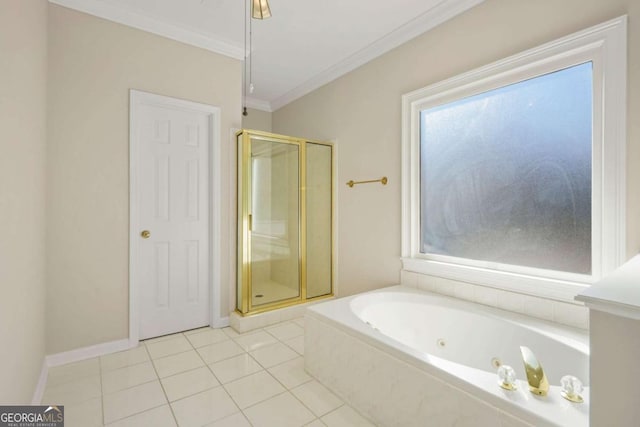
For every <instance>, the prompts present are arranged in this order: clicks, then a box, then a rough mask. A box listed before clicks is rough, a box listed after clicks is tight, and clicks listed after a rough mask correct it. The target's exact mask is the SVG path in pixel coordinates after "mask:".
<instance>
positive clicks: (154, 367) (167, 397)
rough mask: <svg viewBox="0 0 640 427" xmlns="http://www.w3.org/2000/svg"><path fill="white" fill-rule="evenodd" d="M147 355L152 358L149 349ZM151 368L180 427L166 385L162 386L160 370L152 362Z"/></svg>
mask: <svg viewBox="0 0 640 427" xmlns="http://www.w3.org/2000/svg"><path fill="white" fill-rule="evenodd" d="M146 350H147V354H148V355H149V357H151V353H149V349H148V348H147V349H146ZM151 366H152V367H153V371H154V372H155V373H156V376H157V377H158V382H159V383H160V388H161V389H162V393H164V398H165V399H166V401H167V406H169V410H170V411H171V415H172V416H173V420H174V421H175V422H176V426H179V425H180V424H178V418H177V417H176V414H175V413H174V412H173V406H171V402H170V401H169V396H168V395H167V390H165V388H164V384H162V379H161V378H160V374H159V373H158V370H157V369H156V365H155V364H154V363H153V361H152V362H151Z"/></svg>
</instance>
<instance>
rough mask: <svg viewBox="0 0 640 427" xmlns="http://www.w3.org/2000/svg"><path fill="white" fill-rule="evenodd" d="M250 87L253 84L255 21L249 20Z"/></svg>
mask: <svg viewBox="0 0 640 427" xmlns="http://www.w3.org/2000/svg"><path fill="white" fill-rule="evenodd" d="M249 56H250V58H251V59H250V60H249V85H251V84H253V19H251V18H249Z"/></svg>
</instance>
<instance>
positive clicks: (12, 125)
mask: <svg viewBox="0 0 640 427" xmlns="http://www.w3.org/2000/svg"><path fill="white" fill-rule="evenodd" d="M46 37H47V3H46V1H44V0H30V1H22V0H3V1H0V58H1V59H0V347H1V348H2V349H1V350H0V404H30V403H31V399H32V397H33V391H34V389H35V387H36V383H37V381H38V376H39V374H40V368H41V367H42V362H43V358H44V355H45V351H44V350H45V348H44V345H45V335H44V334H45V320H44V314H45V297H46V295H45V293H46V289H45V216H44V211H45V159H46V95H47V92H46V82H47V39H46Z"/></svg>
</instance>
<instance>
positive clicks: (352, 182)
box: [347, 176, 389, 187]
mask: <svg viewBox="0 0 640 427" xmlns="http://www.w3.org/2000/svg"><path fill="white" fill-rule="evenodd" d="M371 182H381V183H382V185H387V182H389V180H388V179H387V177H386V176H383V177H382V178H380V179H371V180H369V181H354V180H351V181H349V182H347V185H348V186H349V187H353V186H354V185H356V184H369V183H371Z"/></svg>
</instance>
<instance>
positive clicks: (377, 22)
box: [50, 0, 484, 111]
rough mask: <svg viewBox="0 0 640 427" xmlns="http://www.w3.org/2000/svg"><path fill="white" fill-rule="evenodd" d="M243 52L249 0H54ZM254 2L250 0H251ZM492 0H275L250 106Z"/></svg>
mask: <svg viewBox="0 0 640 427" xmlns="http://www.w3.org/2000/svg"><path fill="white" fill-rule="evenodd" d="M50 1H51V2H52V3H57V4H60V5H62V6H66V7H70V8H73V9H77V10H81V11H83V12H87V13H90V14H93V15H97V16H100V17H102V18H105V19H110V20H113V21H116V22H120V23H122V24H126V25H130V26H133V27H136V28H140V29H143V30H146V31H150V32H153V33H156V34H160V35H163V36H165V37H169V38H172V39H175V40H179V41H182V42H185V43H189V44H193V45H196V46H199V47H203V48H205V49H209V50H212V51H214V52H217V53H221V54H224V55H228V56H231V57H234V58H238V59H242V57H243V51H244V49H243V46H244V37H243V24H244V20H243V16H244V3H243V1H242V0H50ZM245 1H246V2H247V4H248V3H249V0H245ZM482 1H484V0H359V1H350V0H316V1H313V0H269V4H270V6H271V13H272V15H273V17H272V18H270V19H266V20H264V21H259V20H252V25H253V50H252V58H253V82H254V86H255V92H254V93H253V94H252V95H249V96H250V98H251V99H250V100H249V101H248V103H247V104H248V106H250V107H254V108H260V109H264V110H269V111H271V110H275V109H277V108H280V107H282V106H284V105H286V104H287V103H289V102H291V101H293V100H295V99H297V98H299V97H301V96H303V95H305V94H306V93H309V92H311V91H312V90H314V89H317V88H318V87H320V86H322V85H323V84H325V83H328V82H329V81H331V80H333V79H335V78H337V77H339V76H341V75H343V74H345V73H347V72H349V71H351V70H352V69H354V68H356V67H358V66H360V65H362V64H364V63H365V62H368V61H370V60H371V59H373V58H375V57H377V56H379V55H381V54H383V53H384V52H386V51H388V50H390V49H393V48H394V47H396V46H398V45H400V44H402V43H404V42H406V41H407V40H409V39H411V38H413V37H415V36H417V35H419V34H421V33H423V32H425V31H428V30H429V29H431V28H433V27H435V26H436V25H439V24H440V23H442V22H444V21H446V20H448V19H450V18H452V17H453V16H455V15H457V14H459V13H461V12H463V11H465V10H467V9H469V8H471V7H473V6H475V5H476V4H478V3H481V2H482Z"/></svg>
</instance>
